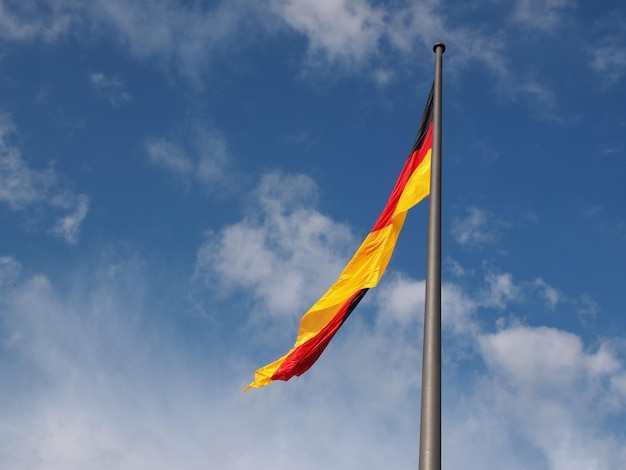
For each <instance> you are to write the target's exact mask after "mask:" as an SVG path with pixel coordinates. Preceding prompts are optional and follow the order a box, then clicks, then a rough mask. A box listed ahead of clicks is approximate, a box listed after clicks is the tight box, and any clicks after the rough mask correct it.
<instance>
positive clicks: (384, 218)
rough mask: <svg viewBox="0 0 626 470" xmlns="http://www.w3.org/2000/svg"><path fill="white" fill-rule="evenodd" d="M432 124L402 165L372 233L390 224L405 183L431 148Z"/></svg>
mask: <svg viewBox="0 0 626 470" xmlns="http://www.w3.org/2000/svg"><path fill="white" fill-rule="evenodd" d="M432 131H433V124H432V122H431V123H430V125H429V126H428V133H427V134H426V138H425V139H424V142H423V143H422V146H421V147H420V148H418V149H417V150H415V151H414V152H413V153H412V154H411V156H410V157H409V158H407V161H406V163H405V164H404V168H403V169H402V173H400V177H399V178H398V181H397V182H396V185H395V187H394V188H393V191H392V192H391V196H389V201H387V205H386V206H385V208H384V209H383V212H382V213H381V214H380V217H378V220H377V221H376V223H375V224H374V228H372V230H371V231H372V232H375V231H377V230H380V229H381V228H383V227H386V226H387V225H389V224H390V223H391V218H392V217H393V214H394V212H395V211H396V206H397V205H398V201H399V200H400V196H402V191H404V187H405V186H406V183H407V181H409V178H410V177H411V175H412V174H413V172H414V171H415V169H416V168H417V167H418V166H419V165H420V164H421V163H422V160H424V157H425V156H426V153H427V152H428V150H429V149H430V148H431V147H432V141H433V136H432Z"/></svg>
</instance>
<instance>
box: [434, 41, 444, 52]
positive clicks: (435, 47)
mask: <svg viewBox="0 0 626 470" xmlns="http://www.w3.org/2000/svg"><path fill="white" fill-rule="evenodd" d="M438 47H441V53H442V54H443V53H444V52H446V45H445V44H444V43H443V42H436V43H435V45H434V46H433V52H437V48H438Z"/></svg>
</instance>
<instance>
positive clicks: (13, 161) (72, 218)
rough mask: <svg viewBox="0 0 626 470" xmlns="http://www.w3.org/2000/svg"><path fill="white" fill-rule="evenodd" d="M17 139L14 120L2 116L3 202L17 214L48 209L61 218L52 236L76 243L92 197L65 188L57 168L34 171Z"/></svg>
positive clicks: (0, 188) (0, 170) (0, 196)
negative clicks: (39, 208) (60, 180)
mask: <svg viewBox="0 0 626 470" xmlns="http://www.w3.org/2000/svg"><path fill="white" fill-rule="evenodd" d="M16 135H17V132H16V129H15V127H14V125H13V122H12V120H11V118H10V117H9V116H8V115H6V114H2V115H0V202H3V203H5V204H6V205H7V206H8V207H9V208H10V209H11V210H13V211H14V212H29V211H30V210H31V209H34V208H38V207H45V208H46V209H47V211H48V212H51V213H53V214H55V216H56V217H59V218H58V219H57V222H56V223H55V224H54V227H53V228H52V229H51V232H52V233H53V234H54V235H55V236H58V237H60V238H62V239H64V240H65V241H66V242H68V243H76V241H77V239H78V233H79V229H80V224H81V222H82V221H83V219H84V218H85V216H86V215H87V210H88V208H89V199H88V197H87V196H86V195H84V194H77V193H75V192H73V191H71V190H69V189H68V188H66V187H64V186H63V185H62V184H61V183H60V182H59V178H58V176H57V173H56V171H55V170H54V168H52V167H48V168H45V169H40V170H37V169H32V168H30V167H29V166H28V164H27V163H26V162H25V161H24V159H23V158H22V154H21V151H20V149H19V147H17V145H16V144H15V143H14V142H13V139H14V137H15V136H16ZM68 211H69V214H67V213H66V214H65V215H60V216H59V215H58V213H59V212H68Z"/></svg>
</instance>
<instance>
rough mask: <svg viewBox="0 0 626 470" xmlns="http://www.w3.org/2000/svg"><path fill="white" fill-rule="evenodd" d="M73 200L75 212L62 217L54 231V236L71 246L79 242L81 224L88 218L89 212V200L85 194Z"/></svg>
mask: <svg viewBox="0 0 626 470" xmlns="http://www.w3.org/2000/svg"><path fill="white" fill-rule="evenodd" d="M72 199H73V201H72V205H73V206H75V210H74V211H73V212H71V213H70V214H68V215H66V216H64V217H61V219H59V220H58V221H57V223H56V225H55V226H54V228H53V229H52V233H53V234H55V235H56V236H58V237H60V238H62V239H64V240H65V241H66V242H67V243H70V244H74V243H76V242H77V240H78V233H79V231H80V224H81V223H82V222H83V220H84V219H85V217H86V216H87V210H88V208H89V198H88V197H87V196H85V195H84V194H79V195H78V196H77V197H75V198H72Z"/></svg>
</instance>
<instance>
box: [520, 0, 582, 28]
mask: <svg viewBox="0 0 626 470" xmlns="http://www.w3.org/2000/svg"><path fill="white" fill-rule="evenodd" d="M575 6H576V2H575V1H573V0H516V1H515V5H514V9H513V21H515V22H516V23H519V24H520V25H522V26H524V27H525V28H528V29H531V30H541V31H546V32H551V31H553V30H554V29H555V28H556V27H557V26H558V25H559V24H560V23H561V22H562V20H563V19H564V17H565V16H566V15H567V13H568V12H569V10H571V9H573V8H574V7H575Z"/></svg>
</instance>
